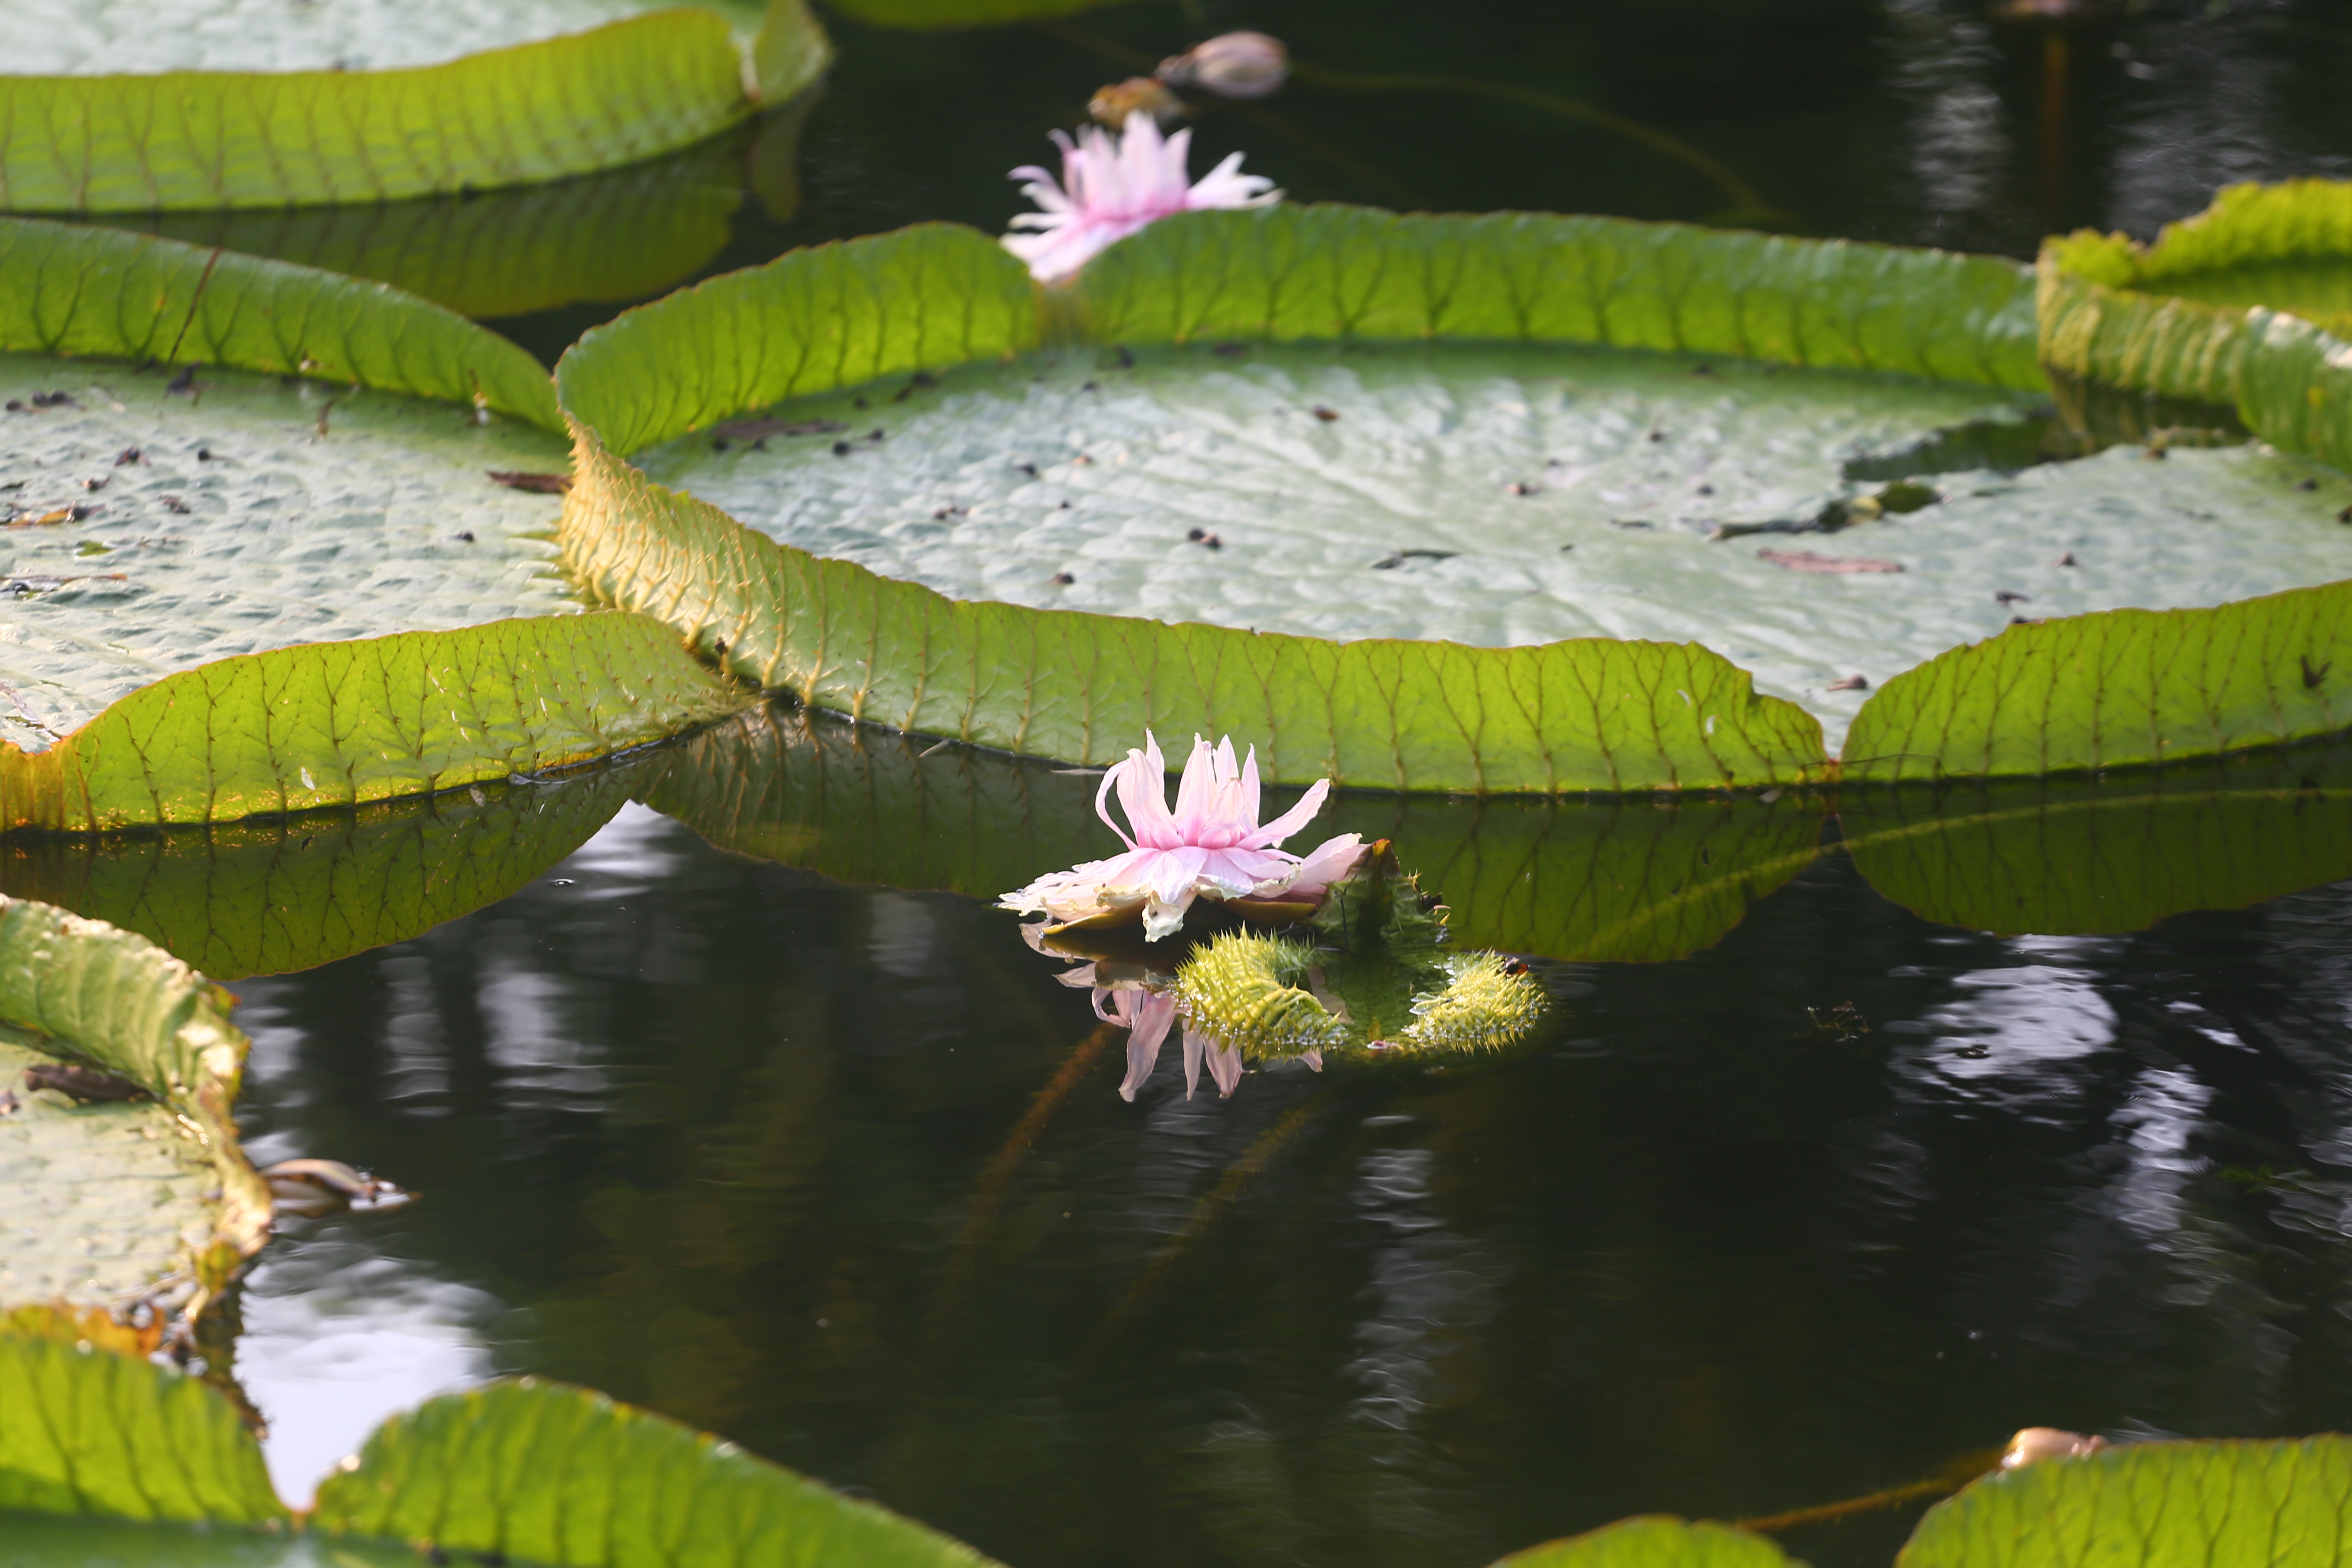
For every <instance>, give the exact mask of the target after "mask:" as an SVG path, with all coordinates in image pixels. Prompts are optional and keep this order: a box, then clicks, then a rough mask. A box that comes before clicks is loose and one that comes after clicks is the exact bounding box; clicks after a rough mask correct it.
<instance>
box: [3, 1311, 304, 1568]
mask: <svg viewBox="0 0 2352 1568" xmlns="http://www.w3.org/2000/svg"><path fill="white" fill-rule="evenodd" d="M0 1410H5V1411H7V1412H8V1415H9V1419H7V1420H6V1421H0V1510H18V1509H21V1510H27V1511H30V1512H37V1513H49V1514H88V1515H97V1516H100V1517H113V1518H118V1519H131V1520H171V1521H185V1522H188V1523H212V1524H219V1525H231V1526H234V1525H262V1524H267V1525H272V1526H282V1525H283V1524H284V1523H285V1522H286V1509H285V1506H284V1505H283V1504H281V1503H280V1502H279V1501H278V1499H277V1497H276V1496H275V1495H274V1494H273V1493H272V1492H271V1491H270V1489H269V1478H268V1473H267V1472H266V1471H265V1470H264V1469H263V1468H262V1463H261V1449H260V1447H258V1446H257V1444H256V1443H255V1442H254V1440H253V1438H252V1437H251V1436H250V1435H248V1434H247V1432H246V1430H245V1428H244V1427H243V1426H241V1425H240V1424H239V1423H238V1421H237V1417H236V1412H235V1411H234V1410H232V1409H231V1408H230V1407H229V1405H228V1402H227V1401H226V1400H225V1399H223V1398H222V1397H221V1396H220V1395H219V1394H216V1393H215V1392H214V1391H213V1390H212V1389H210V1388H207V1387H206V1386H205V1384H202V1383H199V1382H198V1381H196V1380H195V1379H194V1378H192V1377H189V1376H187V1375H186V1374H184V1373H178V1372H173V1371H168V1370H166V1369H164V1368H163V1367H159V1366H156V1365H154V1364H152V1363H149V1362H147V1361H144V1360H142V1359H138V1358H134V1357H131V1356H122V1355H116V1354H113V1353H112V1352H107V1351H100V1350H89V1349H77V1348H76V1347H75V1346H73V1345H69V1344H65V1343H61V1342H57V1341H53V1340H47V1339H38V1338H27V1337H20V1336H15V1335H0ZM0 1521H5V1527H0V1539H5V1545H0V1552H13V1551H14V1550H15V1548H16V1542H17V1540H18V1536H17V1533H16V1524H17V1522H18V1521H17V1520H16V1518H15V1517H13V1516H10V1515H6V1514H0ZM34 1561H36V1562H38V1561H39V1559H35V1560H34ZM66 1561H68V1562H72V1561H73V1559H71V1558H68V1559H66ZM195 1561H197V1562H199V1563H201V1562H203V1561H204V1559H202V1558H197V1559H196V1560H195ZM228 1561H230V1562H235V1561H236V1558H234V1557H231V1558H229V1559H228ZM264 1561H267V1559H264ZM12 1568H13V1564H12Z"/></svg>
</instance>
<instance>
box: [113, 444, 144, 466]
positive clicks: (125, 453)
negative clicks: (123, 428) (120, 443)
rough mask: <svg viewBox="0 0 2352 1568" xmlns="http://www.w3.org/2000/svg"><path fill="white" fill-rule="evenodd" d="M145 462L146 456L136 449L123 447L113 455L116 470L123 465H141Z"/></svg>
mask: <svg viewBox="0 0 2352 1568" xmlns="http://www.w3.org/2000/svg"><path fill="white" fill-rule="evenodd" d="M146 460H147V454H146V453H144V452H142V451H141V450H140V449H139V448H138V447H123V448H122V450H121V451H120V452H117V453H115V454H114V466H115V467H116V468H121V467H122V465H123V464H125V463H143V462H145V461H146Z"/></svg>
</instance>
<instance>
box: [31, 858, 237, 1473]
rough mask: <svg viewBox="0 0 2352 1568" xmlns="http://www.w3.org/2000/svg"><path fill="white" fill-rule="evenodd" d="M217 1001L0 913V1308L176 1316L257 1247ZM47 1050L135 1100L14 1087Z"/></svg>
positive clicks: (71, 932)
mask: <svg viewBox="0 0 2352 1568" xmlns="http://www.w3.org/2000/svg"><path fill="white" fill-rule="evenodd" d="M224 1003H225V999H224V998H223V996H222V994H220V993H219V992H218V991H216V990H215V988H214V987H213V986H212V985H210V984H207V983H206V982H205V979H204V977H203V976H202V975H199V974H197V973H194V972H193V971H191V970H190V969H189V968H188V967H187V966H186V965H185V964H184V963H180V962H178V961H177V960H175V959H173V957H171V955H169V954H168V953H165V952H163V951H161V950H160V949H158V948H156V947H154V946H152V944H150V943H149V942H145V941H144V940H142V939H141V938H139V937H137V936H134V935H131V933H129V932H127V931H120V930H117V929H116V928H114V927H112V926H109V925H106V924H104V923H102V922H100V921H88V920H83V919H81V918H79V917H78V916H74V915H70V914H68V913H66V912H65V911H63V910H58V909H55V908H52V907H51V906H49V905H47V904H43V903H37V902H33V901H30V900H20V899H7V900H0V1030H5V1033H0V1094H5V1095H7V1096H8V1097H9V1100H8V1107H9V1109H8V1110H7V1111H6V1113H5V1115H0V1199H5V1202H0V1212H5V1214H6V1215H7V1216H8V1217H7V1219H6V1221H5V1224H6V1226H7V1242H8V1244H7V1247H5V1251H0V1307H14V1306H18V1305H26V1304H39V1303H46V1302H57V1303H62V1304H65V1305H68V1306H74V1307H106V1308H111V1309H116V1310H130V1309H131V1307H133V1306H134V1305H139V1304H145V1305H147V1306H149V1307H150V1308H151V1310H156V1311H159V1312H170V1311H173V1310H179V1309H185V1310H187V1311H189V1313H190V1314H191V1315H194V1313H197V1312H200V1311H202V1310H204V1309H205V1306H206V1305H208V1304H209V1302H210V1301H211V1300H213V1299H214V1298H215V1296H216V1295H217V1293H218V1292H219V1291H220V1289H222V1288H223V1287H224V1286H225V1285H226V1283H227V1281H228V1279H229V1278H230V1277H231V1276H232V1275H233V1274H234V1273H235V1272H236V1269H237V1268H239V1267H241V1266H242V1265H243V1263H244V1261H245V1260H246V1259H247V1258H249V1257H251V1256H252V1255H253V1254H254V1253H255V1252H256V1251H257V1250H258V1249H259V1248H260V1246H261V1243H262V1241H263V1239H264V1237H266V1235H267V1233H268V1224H269V1208H270V1205H269V1197H268V1192H267V1191H266V1189H264V1188H263V1186H262V1184H261V1181H260V1178H259V1177H257V1176H256V1175H255V1174H254V1173H253V1170H252V1167H251V1166H249V1165H247V1163H246V1161H245V1157H244V1155H243V1154H242V1153H240V1152H238V1150H237V1147H236V1132H235V1129H234V1127H233V1126H232V1124H231V1123H230V1121H229V1119H228V1118H229V1109H230V1102H231V1101H232V1100H234V1099H235V1097H236V1088H237V1082H238V1079H239V1077H240V1075H241V1073H242V1072H243V1069H244V1063H245V1051H246V1041H245V1037H244V1036H243V1035H241V1034H239V1033H237V1031H236V1029H235V1028H234V1027H233V1026H231V1025H230V1024H229V1023H228V1019H227V1009H226V1005H224ZM60 1053H67V1054H69V1055H70V1056H72V1057H76V1058H81V1060H82V1061H84V1062H86V1063H89V1064H94V1065H95V1066H96V1067H97V1068H100V1069H101V1070H102V1071H104V1072H106V1073H110V1074H113V1075H115V1076H116V1077H117V1078H118V1079H123V1080H127V1083H126V1084H125V1086H124V1092H125V1093H129V1092H131V1090H132V1089H135V1090H136V1091H137V1092H138V1093H139V1094H140V1095H141V1096H142V1097H143V1098H141V1099H137V1100H124V1099H119V1098H109V1097H102V1096H101V1097H91V1098H89V1099H88V1100H87V1102H85V1097H83V1096H81V1095H79V1094H68V1093H67V1092H65V1091H63V1090H61V1089H57V1088H52V1087H42V1086H39V1085H37V1084H36V1083H34V1082H31V1081H28V1080H27V1079H26V1073H27V1071H28V1069H33V1068H45V1067H51V1066H54V1065H56V1058H58V1056H59V1054H60ZM6 1407H7V1406H5V1404H0V1408H6ZM15 1424H16V1423H14V1422H0V1428H5V1427H7V1426H12V1425H15ZM5 1501H6V1500H5V1496H0V1504H5Z"/></svg>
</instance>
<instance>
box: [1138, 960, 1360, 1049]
mask: <svg viewBox="0 0 2352 1568" xmlns="http://www.w3.org/2000/svg"><path fill="white" fill-rule="evenodd" d="M1314 962H1315V950H1314V949H1313V948H1312V947H1310V946H1308V945H1307V943H1306V942H1297V941H1293V940H1291V939H1289V938H1286V937H1278V936H1261V935H1259V934H1257V933H1256V932H1255V931H1226V932H1223V934H1221V935H1219V936H1218V937H1216V938H1215V939H1214V940H1213V941H1212V942H1209V943H1208V944H1207V945H1206V946H1204V947H1202V948H1201V949H1200V950H1199V951H1198V952H1194V953H1193V954H1192V957H1191V958H1188V959H1186V960H1185V961H1184V963H1183V966H1182V967H1181V968H1180V969H1178V970H1177V971H1176V1005H1177V1007H1178V1008H1179V1010H1180V1011H1181V1013H1182V1014H1183V1016H1184V1023H1185V1026H1186V1027H1187V1028H1188V1029H1191V1030H1192V1031H1194V1032H1196V1033H1198V1034H1202V1035H1205V1036H1207V1037H1210V1038H1211V1039H1213V1040H1215V1041H1216V1042H1217V1043H1218V1044H1219V1045H1223V1046H1239V1047H1241V1048H1242V1049H1243V1050H1244V1051H1246V1052H1248V1053H1250V1054H1251V1055H1253V1056H1259V1057H1295V1056H1303V1055H1305V1054H1306V1053H1307V1052H1308V1051H1314V1050H1323V1049H1328V1048H1329V1047H1334V1046H1339V1045H1342V1044H1344V1043H1346V1040H1347V1037H1348V1035H1347V1028H1346V1026H1344V1025H1342V1024H1341V1023H1340V1022H1339V1019H1337V1018H1335V1017H1333V1016H1331V1015H1330V1013H1329V1012H1328V1011H1326V1010H1325V1008H1324V1006H1323V1004H1322V1003H1320V1002H1318V1001H1317V1000H1316V999H1315V998H1314V996H1313V995H1312V994H1309V993H1307V992H1306V991H1302V990H1300V989H1299V988H1298V987H1297V986H1296V985H1293V984H1290V982H1291V981H1292V980H1294V979H1296V978H1297V977H1298V976H1300V975H1302V974H1304V973H1306V972H1307V969H1308V967H1309V966H1310V965H1312V964H1313V963H1314Z"/></svg>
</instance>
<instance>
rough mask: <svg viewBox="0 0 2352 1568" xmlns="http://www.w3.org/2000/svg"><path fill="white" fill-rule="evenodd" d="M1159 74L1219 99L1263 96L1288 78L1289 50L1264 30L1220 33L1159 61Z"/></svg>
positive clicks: (1175, 83) (1170, 81) (1172, 83)
mask: <svg viewBox="0 0 2352 1568" xmlns="http://www.w3.org/2000/svg"><path fill="white" fill-rule="evenodd" d="M1159 75H1160V80H1161V81H1164V82H1166V83H1167V84H1168V85H1169V86H1171V87H1192V88H1198V89H1201V90H1202V92H1209V93H1214V94H1215V95H1216V96H1218V97H1219V98H1264V97H1265V96H1266V95H1267V94H1268V93H1271V92H1273V91H1274V90H1275V89H1276V88H1279V87H1280V86H1281V85H1282V84H1283V83H1284V82H1285V81H1286V80H1288V79H1289V77H1290V51H1289V50H1288V49H1286V48H1285V47H1283V46H1282V40H1281V39H1280V38H1275V37H1267V36H1266V35H1265V34H1264V33H1223V34H1220V35H1219V36H1218V37H1213V38H1211V39H1210V40H1209V41H1208V42H1207V43H1205V44H1195V45H1193V46H1192V48H1191V49H1189V50H1187V51H1186V52H1185V53H1183V54H1181V55H1178V56H1176V57H1174V58H1171V59H1165V60H1162V61H1160V72H1159Z"/></svg>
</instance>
